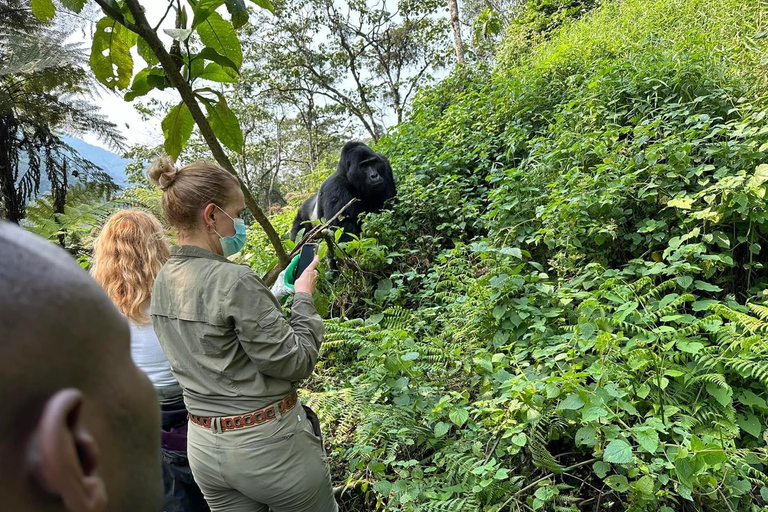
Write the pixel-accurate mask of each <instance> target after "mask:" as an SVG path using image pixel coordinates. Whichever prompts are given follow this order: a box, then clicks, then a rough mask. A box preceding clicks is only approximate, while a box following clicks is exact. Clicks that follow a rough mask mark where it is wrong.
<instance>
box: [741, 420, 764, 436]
mask: <svg viewBox="0 0 768 512" xmlns="http://www.w3.org/2000/svg"><path fill="white" fill-rule="evenodd" d="M736 423H738V425H739V427H741V430H743V431H744V432H746V433H747V434H750V435H751V436H752V437H756V438H758V439H760V434H761V433H762V432H763V427H762V425H760V420H759V419H757V417H756V416H755V415H754V414H749V415H747V416H742V415H741V414H737V415H736Z"/></svg>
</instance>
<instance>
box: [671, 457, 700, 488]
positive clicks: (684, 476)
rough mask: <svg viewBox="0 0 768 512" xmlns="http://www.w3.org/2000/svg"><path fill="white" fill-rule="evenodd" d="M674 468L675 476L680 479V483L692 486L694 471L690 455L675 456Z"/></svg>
mask: <svg viewBox="0 0 768 512" xmlns="http://www.w3.org/2000/svg"><path fill="white" fill-rule="evenodd" d="M675 470H677V478H678V479H679V480H680V483H681V484H683V485H685V486H686V487H691V488H693V472H694V471H695V466H694V465H693V460H691V459H690V457H678V458H676V459H675Z"/></svg>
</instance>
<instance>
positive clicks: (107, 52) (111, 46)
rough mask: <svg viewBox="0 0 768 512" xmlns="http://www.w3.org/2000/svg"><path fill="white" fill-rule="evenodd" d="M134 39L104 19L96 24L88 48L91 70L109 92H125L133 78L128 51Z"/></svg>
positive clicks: (106, 18)
mask: <svg viewBox="0 0 768 512" xmlns="http://www.w3.org/2000/svg"><path fill="white" fill-rule="evenodd" d="M136 41H137V36H136V34H134V33H133V32H131V31H130V30H128V29H127V28H125V27H123V26H122V25H120V24H119V23H118V22H117V21H115V20H113V19H111V18H109V17H104V18H102V19H100V20H99V22H98V23H97V24H96V32H95V33H94V35H93V45H92V46H91V69H92V70H93V74H94V75H96V78H97V79H98V80H99V82H101V83H102V84H104V85H106V86H107V87H109V88H110V89H112V90H115V89H121V90H122V89H127V88H128V86H129V85H130V83H131V77H132V76H133V57H131V48H133V46H134V45H135V44H136Z"/></svg>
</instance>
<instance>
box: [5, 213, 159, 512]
mask: <svg viewBox="0 0 768 512" xmlns="http://www.w3.org/2000/svg"><path fill="white" fill-rule="evenodd" d="M0 261H1V262H2V264H1V265H0V461H2V463H1V464H0V509H2V510H3V512H43V511H44V512H64V511H68V512H106V511H109V512H159V511H160V510H161V504H162V478H161V475H160V453H159V452H160V443H159V439H158V438H159V432H160V415H159V408H158V407H157V400H156V398H155V392H154V391H153V389H152V386H151V384H150V382H149V380H148V379H147V377H146V376H145V375H144V373H143V372H141V371H140V370H139V369H138V368H137V367H136V365H135V364H134V363H133V361H132V360H131V352H130V334H129V329H128V325H127V323H126V321H125V320H124V318H123V316H122V315H121V314H120V312H119V311H118V310H117V309H116V308H115V306H114V305H113V304H112V303H111V302H110V300H109V298H108V297H107V296H106V294H105V293H104V291H103V290H102V289H101V288H100V287H99V285H97V284H96V283H95V282H94V281H93V279H91V278H90V277H89V276H88V274H87V273H85V272H84V271H83V270H82V268H80V266H79V265H78V264H77V263H76V262H75V261H74V260H73V259H72V257H71V256H70V255H69V254H67V253H66V252H64V251H63V250H61V248H59V247H56V246H55V245H53V244H51V243H50V242H47V241H45V240H43V239H41V238H38V237H37V236H35V235H32V234H30V233H28V232H26V231H24V230H22V229H21V228H19V227H18V226H15V225H12V224H9V223H6V222H0Z"/></svg>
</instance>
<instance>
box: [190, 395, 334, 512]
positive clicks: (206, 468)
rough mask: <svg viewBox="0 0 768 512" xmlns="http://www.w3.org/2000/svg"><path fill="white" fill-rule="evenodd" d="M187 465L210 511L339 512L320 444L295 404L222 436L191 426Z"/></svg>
mask: <svg viewBox="0 0 768 512" xmlns="http://www.w3.org/2000/svg"><path fill="white" fill-rule="evenodd" d="M187 443H188V448H187V451H188V455H189V465H190V467H191V468H192V474H193V476H194V478H195V481H196V482H197V485H199V486H200V490H202V491H203V495H204V496H205V500H206V501H207V502H208V505H209V506H210V507H211V511H212V512H267V511H270V510H271V511H272V512H337V511H338V509H339V508H338V505H337V504H336V501H335V500H334V498H333V488H332V487H331V474H330V469H329V467H328V459H327V457H326V455H325V450H324V449H323V447H322V441H321V440H320V439H319V438H318V437H317V436H315V434H314V432H313V431H312V425H311V424H310V423H309V421H308V420H307V416H306V413H305V412H304V409H303V408H302V407H301V403H300V402H299V403H298V404H296V406H294V407H293V409H291V410H290V411H288V412H287V413H285V414H283V415H282V416H281V417H279V418H277V419H274V420H272V421H269V422H267V423H264V424H263V425H259V426H256V427H249V428H244V429H240V430H231V431H226V432H221V431H220V430H219V428H216V425H214V428H212V429H210V430H208V429H204V428H203V427H200V426H198V425H196V424H194V423H192V422H190V423H189V434H188V438H187Z"/></svg>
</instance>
